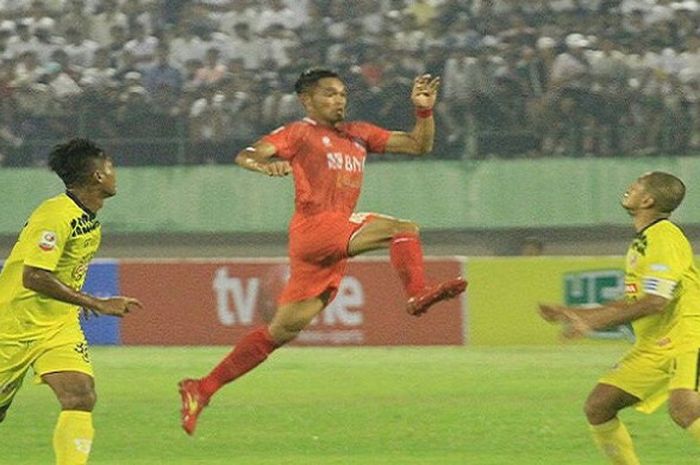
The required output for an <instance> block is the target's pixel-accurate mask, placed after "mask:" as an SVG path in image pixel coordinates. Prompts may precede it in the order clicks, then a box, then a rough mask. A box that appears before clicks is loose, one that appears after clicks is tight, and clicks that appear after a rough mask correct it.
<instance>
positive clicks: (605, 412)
mask: <svg viewBox="0 0 700 465" xmlns="http://www.w3.org/2000/svg"><path fill="white" fill-rule="evenodd" d="M583 413H584V414H585V415H586V419H588V423H590V424H591V425H599V424H601V423H605V422H606V421H610V420H612V419H613V418H615V415H617V411H616V410H615V409H613V408H611V407H610V405H608V403H607V402H606V401H604V400H602V399H600V398H598V397H594V396H591V397H589V398H588V399H586V403H585V404H584V406H583Z"/></svg>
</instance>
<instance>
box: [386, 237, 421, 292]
mask: <svg viewBox="0 0 700 465" xmlns="http://www.w3.org/2000/svg"><path fill="white" fill-rule="evenodd" d="M389 256H390V257H391V265H392V266H393V267H394V269H395V270H396V271H397V272H398V274H399V278H400V279H401V282H402V283H403V288H404V290H405V291H406V294H408V295H409V296H414V295H416V294H418V293H419V292H420V291H422V290H423V288H425V271H424V270H423V249H422V248H421V245H420V238H419V237H418V234H413V233H401V234H397V235H395V236H394V237H393V238H392V239H391V246H390V248H389Z"/></svg>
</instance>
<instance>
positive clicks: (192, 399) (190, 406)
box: [177, 379, 209, 436]
mask: <svg viewBox="0 0 700 465" xmlns="http://www.w3.org/2000/svg"><path fill="white" fill-rule="evenodd" d="M177 386H178V388H179V391H180V398H181V399H182V409H181V410H180V421H181V423H182V429H184V430H185V432H186V433H187V434H189V435H190V436H192V435H193V434H194V429H195V428H196V427H197V418H198V417H199V414H200V413H202V410H204V407H206V406H207V405H208V404H209V399H208V398H207V397H204V396H203V395H202V394H201V393H200V392H199V381H198V380H196V379H183V380H182V381H180V382H179V383H177Z"/></svg>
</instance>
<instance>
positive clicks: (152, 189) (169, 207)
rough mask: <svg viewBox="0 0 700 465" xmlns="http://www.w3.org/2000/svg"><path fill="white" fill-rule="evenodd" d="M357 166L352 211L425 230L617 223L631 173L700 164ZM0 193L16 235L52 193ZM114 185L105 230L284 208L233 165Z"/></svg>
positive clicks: (25, 187)
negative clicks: (360, 174) (360, 171)
mask: <svg viewBox="0 0 700 465" xmlns="http://www.w3.org/2000/svg"><path fill="white" fill-rule="evenodd" d="M366 168H367V169H366V175H365V176H366V178H365V186H364V192H363V194H362V197H361V199H360V205H359V208H358V209H359V210H369V211H377V212H382V213H386V214H391V215H394V216H399V217H403V218H411V219H413V220H415V221H417V222H419V223H420V224H421V225H422V226H423V227H424V228H425V229H490V228H527V227H565V226H594V225H599V224H607V225H627V224H628V222H629V219H628V218H627V217H626V216H625V215H624V213H623V212H622V211H621V210H620V209H619V208H616V206H617V204H618V202H619V198H620V193H621V192H622V191H623V190H624V188H625V187H626V186H627V185H628V184H629V183H630V182H631V181H632V180H634V179H635V178H636V177H637V176H638V175H639V174H641V173H643V172H645V171H649V170H665V171H669V172H671V173H675V174H679V175H680V176H681V177H683V178H684V179H688V180H692V179H698V178H700V159H695V158H690V157H682V158H667V157H663V158H643V159H624V160H623V159H540V160H513V161H496V160H494V161H481V162H460V161H434V160H420V161H416V162H374V163H369V164H367V165H366ZM0 186H2V192H3V193H4V194H5V199H9V201H5V202H2V203H1V204H0V234H16V233H17V231H18V229H19V228H21V226H22V224H24V221H25V220H26V217H27V215H28V214H29V213H30V212H31V210H32V209H33V208H34V207H35V206H36V205H38V204H39V203H40V202H41V201H42V200H43V199H44V198H46V197H48V196H51V195H53V194H55V193H57V192H60V191H61V184H60V181H59V180H58V179H57V178H56V177H55V175H54V174H53V173H50V172H48V171H47V170H45V169H28V168H25V169H5V170H0ZM118 188H119V194H118V196H117V197H116V198H114V199H111V200H109V202H108V203H107V206H106V208H105V209H104V210H103V211H102V212H100V216H101V218H102V220H103V223H104V224H105V225H106V227H107V228H108V231H109V232H110V233H114V232H116V233H161V232H169V233H202V232H216V233H241V232H243V233H245V232H277V231H283V230H285V229H286V225H287V222H288V219H289V216H290V214H291V211H292V201H293V200H292V199H293V186H292V180H291V178H283V179H279V178H274V179H273V178H266V177H264V176H260V175H256V174H254V173H250V172H247V171H244V170H243V169H240V168H238V167H237V166H233V165H226V166H197V167H139V168H119V169H118ZM688 195H689V197H690V198H692V197H693V183H692V182H691V183H690V190H689V194H688ZM675 218H676V219H677V220H678V221H679V222H681V223H685V224H688V223H700V202H693V201H691V202H687V201H686V202H685V204H684V205H683V206H682V207H681V208H680V210H679V212H678V213H677V215H676V216H675Z"/></svg>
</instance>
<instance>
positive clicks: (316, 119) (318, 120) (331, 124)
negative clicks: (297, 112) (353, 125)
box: [306, 114, 342, 129]
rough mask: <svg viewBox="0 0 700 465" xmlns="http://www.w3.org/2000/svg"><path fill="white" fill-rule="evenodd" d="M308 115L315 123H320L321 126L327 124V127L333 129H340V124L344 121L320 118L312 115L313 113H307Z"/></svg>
mask: <svg viewBox="0 0 700 465" xmlns="http://www.w3.org/2000/svg"><path fill="white" fill-rule="evenodd" d="M306 117H307V118H308V119H310V120H312V121H313V122H314V123H316V124H318V125H319V126H325V127H328V128H332V129H338V125H339V124H340V123H342V121H337V122H335V123H334V122H332V121H328V120H326V119H324V118H319V117H318V116H315V115H311V114H308V115H306Z"/></svg>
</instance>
